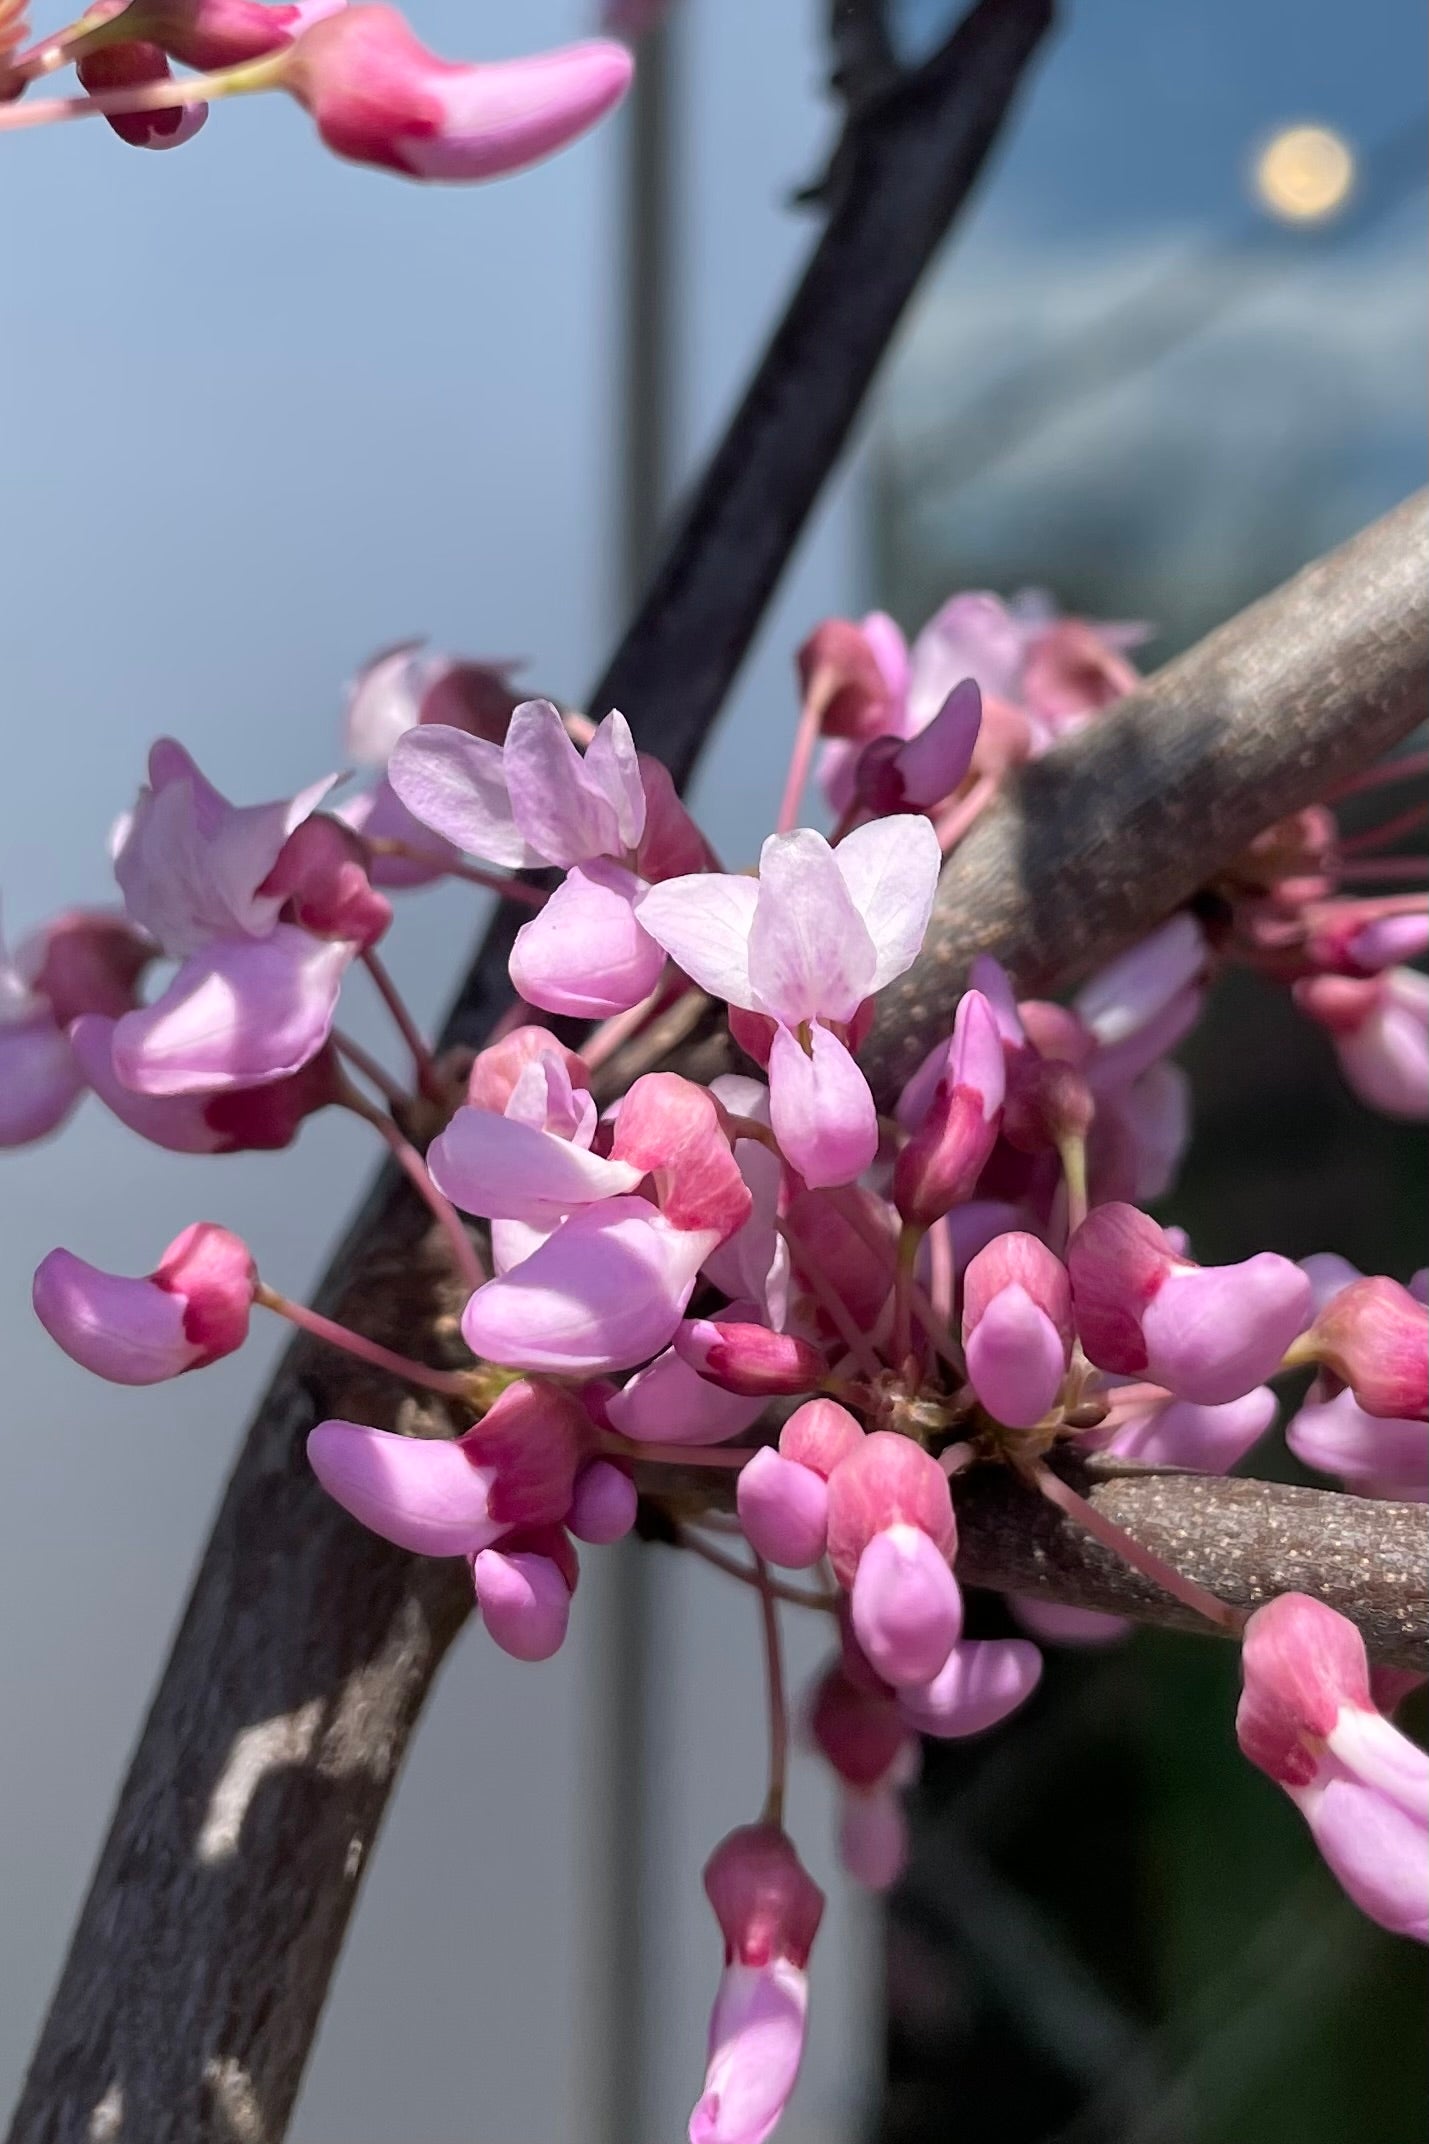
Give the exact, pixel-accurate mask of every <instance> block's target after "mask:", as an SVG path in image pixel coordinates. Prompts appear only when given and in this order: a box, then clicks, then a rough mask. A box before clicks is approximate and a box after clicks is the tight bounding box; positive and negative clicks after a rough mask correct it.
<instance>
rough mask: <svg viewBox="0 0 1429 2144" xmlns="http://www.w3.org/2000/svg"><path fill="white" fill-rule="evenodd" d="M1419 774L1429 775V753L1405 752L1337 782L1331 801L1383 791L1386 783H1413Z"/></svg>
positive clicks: (1331, 793)
mask: <svg viewBox="0 0 1429 2144" xmlns="http://www.w3.org/2000/svg"><path fill="white" fill-rule="evenodd" d="M1419 774H1429V751H1426V752H1404V753H1402V754H1401V755H1400V757H1399V758H1398V759H1381V760H1379V761H1377V762H1376V764H1375V765H1374V766H1373V767H1366V768H1365V769H1364V771H1363V772H1362V773H1360V774H1352V775H1350V776H1349V778H1348V780H1346V781H1343V782H1336V784H1335V786H1334V788H1333V789H1331V791H1330V793H1329V794H1330V799H1331V801H1333V802H1334V803H1338V802H1339V801H1340V799H1341V797H1354V796H1359V795H1360V793H1361V792H1362V791H1363V790H1366V789H1382V788H1383V787H1384V785H1385V783H1386V782H1408V781H1412V780H1413V779H1414V777H1415V776H1416V775H1419Z"/></svg>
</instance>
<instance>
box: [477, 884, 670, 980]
mask: <svg viewBox="0 0 1429 2144" xmlns="http://www.w3.org/2000/svg"><path fill="white" fill-rule="evenodd" d="M641 891H642V889H641V883H640V880H639V879H638V878H636V877H635V875H634V874H633V872H630V871H627V870H625V869H624V868H623V867H622V866H621V865H620V864H614V863H609V862H606V861H604V860H601V859H599V858H597V859H594V860H592V861H591V862H590V863H587V864H582V865H580V866H579V867H578V868H577V869H576V870H574V871H571V872H569V873H568V874H567V876H566V878H565V879H564V881H563V882H562V883H561V885H559V886H558V887H557V888H556V890H555V892H554V893H553V894H552V895H551V898H550V899H549V900H548V901H547V903H546V905H545V907H544V908H543V909H542V910H541V912H540V914H539V915H538V916H534V917H533V918H532V920H531V921H530V922H529V923H527V924H524V925H523V926H522V928H521V929H520V930H519V931H518V932H517V934H516V943H515V945H514V946H513V947H512V949H511V980H512V982H513V983H514V984H515V985H516V988H517V989H518V990H519V991H520V993H521V995H522V997H523V998H525V1000H526V1001H527V1003H528V1004H530V1005H539V1006H540V1007H541V1009H542V1010H543V1011H544V1012H564V1013H570V1014H572V1015H573V1016H574V1017H575V1018H577V1019H586V1020H603V1019H605V1018H606V1017H607V1016H608V1015H609V1014H611V1013H617V1012H626V1011H628V1010H629V1008H630V1007H631V1006H632V1005H638V1004H639V1002H640V1000H641V998H644V997H648V996H649V994H650V992H651V991H652V990H653V989H654V988H655V985H656V983H658V982H659V980H660V976H661V973H662V971H663V969H664V966H665V956H664V954H663V952H662V951H661V949H660V947H659V945H658V944H657V943H656V941H655V939H654V938H653V937H651V936H650V934H649V933H648V932H647V931H646V930H645V929H644V927H643V924H642V922H641V921H640V920H639V919H638V916H637V908H638V907H643V902H641V900H640V895H641Z"/></svg>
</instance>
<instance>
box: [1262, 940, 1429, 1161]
mask: <svg viewBox="0 0 1429 2144" xmlns="http://www.w3.org/2000/svg"><path fill="white" fill-rule="evenodd" d="M1294 998H1295V1002H1296V1004H1297V1005H1298V1006H1299V1008H1300V1010H1301V1012H1303V1013H1306V1014H1308V1016H1309V1017H1310V1018H1311V1019H1312V1020H1314V1021H1315V1022H1316V1024H1317V1025H1318V1026H1320V1027H1323V1028H1325V1029H1326V1030H1327V1031H1328V1033H1329V1036H1330V1039H1331V1041H1332V1042H1333V1044H1334V1048H1335V1055H1336V1057H1337V1058H1338V1059H1339V1061H1340V1070H1341V1072H1343V1074H1344V1076H1345V1079H1346V1080H1347V1082H1348V1083H1349V1085H1350V1086H1351V1087H1352V1088H1353V1089H1354V1091H1355V1093H1356V1094H1357V1095H1358V1096H1359V1098H1360V1100H1361V1101H1362V1102H1367V1103H1368V1104H1369V1106H1370V1108H1371V1109H1378V1110H1381V1111H1383V1113H1384V1115H1385V1116H1387V1117H1403V1118H1406V1119H1408V1120H1409V1121H1411V1122H1414V1123H1422V1122H1423V1120H1424V1119H1425V1118H1426V1117H1429V975H1421V974H1420V973H1419V971H1418V969H1417V968H1387V969H1386V970H1385V972H1384V973H1383V974H1382V975H1377V976H1374V977H1373V978H1371V979H1369V980H1366V981H1358V980H1355V979H1354V978H1352V977H1349V976H1340V975H1316V976H1311V977H1310V978H1309V979H1308V980H1306V981H1305V982H1300V983H1297V984H1296V985H1295V988H1294Z"/></svg>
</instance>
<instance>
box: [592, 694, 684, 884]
mask: <svg viewBox="0 0 1429 2144" xmlns="http://www.w3.org/2000/svg"><path fill="white" fill-rule="evenodd" d="M581 780H582V782H583V783H584V784H585V786H586V788H587V789H588V790H589V791H590V792H591V793H592V794H593V795H595V796H597V797H599V798H600V800H601V802H602V803H603V804H604V805H605V807H606V810H607V811H608V812H609V814H610V816H611V818H612V820H613V822H614V830H615V840H614V842H613V843H612V844H611V845H610V846H609V847H608V848H606V849H604V850H602V852H601V853H602V854H605V855H611V856H615V855H619V853H620V852H621V850H623V849H638V848H639V846H640V844H641V842H642V841H643V840H644V838H645V784H644V781H643V779H642V777H641V772H640V755H639V753H638V752H637V751H636V749H635V739H634V737H633V736H632V735H631V733H630V724H629V723H628V722H627V721H626V719H625V717H624V715H622V714H621V712H620V709H619V708H618V707H613V708H612V709H611V711H610V713H609V714H608V715H607V716H606V717H605V719H604V721H603V722H601V723H600V724H599V725H598V726H597V729H596V733H595V735H594V737H592V739H591V741H590V743H589V744H588V745H587V746H586V749H585V758H584V759H583V760H582V762H581ZM672 801H675V802H676V803H678V799H675V800H672Z"/></svg>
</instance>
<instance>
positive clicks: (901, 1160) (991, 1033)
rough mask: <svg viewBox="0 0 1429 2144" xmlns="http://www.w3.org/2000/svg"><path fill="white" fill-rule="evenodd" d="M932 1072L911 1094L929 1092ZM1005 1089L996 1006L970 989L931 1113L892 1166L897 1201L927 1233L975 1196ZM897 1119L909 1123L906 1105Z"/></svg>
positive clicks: (920, 1077)
mask: <svg viewBox="0 0 1429 2144" xmlns="http://www.w3.org/2000/svg"><path fill="white" fill-rule="evenodd" d="M927 1069H928V1068H927V1066H926V1065H925V1066H924V1067H923V1068H922V1069H921V1070H920V1071H919V1072H917V1073H915V1074H914V1076H913V1079H912V1080H911V1081H910V1082H909V1088H910V1089H914V1090H920V1091H922V1090H926V1073H927ZM1005 1089H1006V1070H1005V1066H1004V1062H1003V1053H1002V1037H1001V1035H1000V1033H999V1031H998V1025H997V1020H996V1017H995V1015H994V1013H993V1010H992V1007H991V1006H990V1005H989V1004H988V1002H987V1000H986V999H985V998H984V997H983V996H982V994H981V992H980V991H977V990H968V991H965V992H964V993H963V997H962V999H961V1001H960V1003H959V1005H958V1011H957V1018H956V1020H955V1021H954V1024H953V1034H952V1039H951V1041H950V1042H949V1043H948V1044H947V1045H945V1056H944V1062H943V1065H942V1068H941V1070H940V1071H939V1073H938V1075H937V1080H936V1085H935V1087H934V1091H933V1093H932V1096H931V1099H930V1101H929V1103H928V1107H927V1111H926V1114H925V1115H923V1117H922V1119H921V1121H920V1122H919V1123H918V1124H917V1126H916V1129H915V1130H914V1131H913V1135H912V1137H911V1138H910V1139H909V1140H908V1142H907V1144H906V1145H905V1146H904V1147H903V1149H902V1151H901V1152H900V1154H899V1156H898V1159H897V1161H896V1162H895V1163H894V1165H893V1200H894V1204H895V1205H896V1206H897V1208H898V1211H899V1213H900V1214H901V1215H902V1217H903V1219H904V1220H905V1221H906V1222H909V1223H911V1224H912V1225H913V1226H914V1227H918V1228H927V1227H929V1226H930V1225H931V1224H932V1223H933V1222H934V1221H937V1220H941V1218H942V1216H943V1215H944V1214H945V1213H946V1212H947V1211H948V1209H949V1207H950V1206H956V1205H957V1204H958V1203H959V1202H960V1201H961V1200H963V1199H965V1198H968V1197H969V1196H970V1195H971V1193H972V1191H973V1189H974V1187H975V1186H976V1183H977V1180H978V1177H979V1176H980V1175H981V1173H982V1169H983V1164H984V1163H985V1162H986V1160H987V1158H988V1156H989V1154H990V1153H991V1152H992V1149H993V1147H994V1145H995V1144H996V1141H997V1132H998V1125H999V1122H1000V1120H1001V1115H1002V1102H1003V1095H1004V1092H1005ZM908 1094H909V1089H905V1090H904V1101H905V1102H907V1100H908ZM900 1120H901V1121H903V1122H907V1117H906V1116H905V1115H904V1114H903V1106H902V1104H900Z"/></svg>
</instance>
